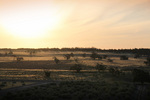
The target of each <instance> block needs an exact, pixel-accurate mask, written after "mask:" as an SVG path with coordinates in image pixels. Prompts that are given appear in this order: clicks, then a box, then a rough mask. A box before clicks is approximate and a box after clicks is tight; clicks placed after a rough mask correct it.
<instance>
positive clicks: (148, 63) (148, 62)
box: [144, 57, 150, 66]
mask: <svg viewBox="0 0 150 100" xmlns="http://www.w3.org/2000/svg"><path fill="white" fill-rule="evenodd" d="M146 60H147V61H144V63H145V64H146V65H148V66H150V57H147V59H146Z"/></svg>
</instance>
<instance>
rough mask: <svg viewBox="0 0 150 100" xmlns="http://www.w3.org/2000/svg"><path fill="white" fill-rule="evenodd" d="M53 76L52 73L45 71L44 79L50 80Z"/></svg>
mask: <svg viewBox="0 0 150 100" xmlns="http://www.w3.org/2000/svg"><path fill="white" fill-rule="evenodd" d="M50 76H51V71H48V70H44V78H50Z"/></svg>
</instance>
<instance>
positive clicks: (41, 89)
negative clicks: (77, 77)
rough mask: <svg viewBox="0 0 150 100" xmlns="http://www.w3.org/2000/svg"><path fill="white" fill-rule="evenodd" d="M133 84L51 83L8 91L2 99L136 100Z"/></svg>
mask: <svg viewBox="0 0 150 100" xmlns="http://www.w3.org/2000/svg"><path fill="white" fill-rule="evenodd" d="M134 93H135V87H134V86H133V85H132V84H128V83H126V84H124V83H117V82H115V83H113V84H110V83H106V82H104V81H103V82H87V81H76V82H72V81H70V82H61V83H59V84H57V83H51V84H47V85H42V86H38V87H33V88H30V89H27V90H23V91H18V92H17V93H8V94H7V95H5V96H3V97H2V100H9V99H11V100H134V97H135V94H134Z"/></svg>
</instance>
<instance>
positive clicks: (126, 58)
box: [120, 55, 128, 60]
mask: <svg viewBox="0 0 150 100" xmlns="http://www.w3.org/2000/svg"><path fill="white" fill-rule="evenodd" d="M120 60H128V57H127V56H125V55H123V56H120Z"/></svg>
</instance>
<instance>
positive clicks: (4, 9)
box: [0, 0, 150, 49]
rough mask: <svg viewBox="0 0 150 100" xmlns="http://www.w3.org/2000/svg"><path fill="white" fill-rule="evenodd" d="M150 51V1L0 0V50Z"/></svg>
mask: <svg viewBox="0 0 150 100" xmlns="http://www.w3.org/2000/svg"><path fill="white" fill-rule="evenodd" d="M46 47H49V48H53V47H56V48H57V47H58V48H62V47H96V48H106V49H108V48H150V0H0V48H46Z"/></svg>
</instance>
